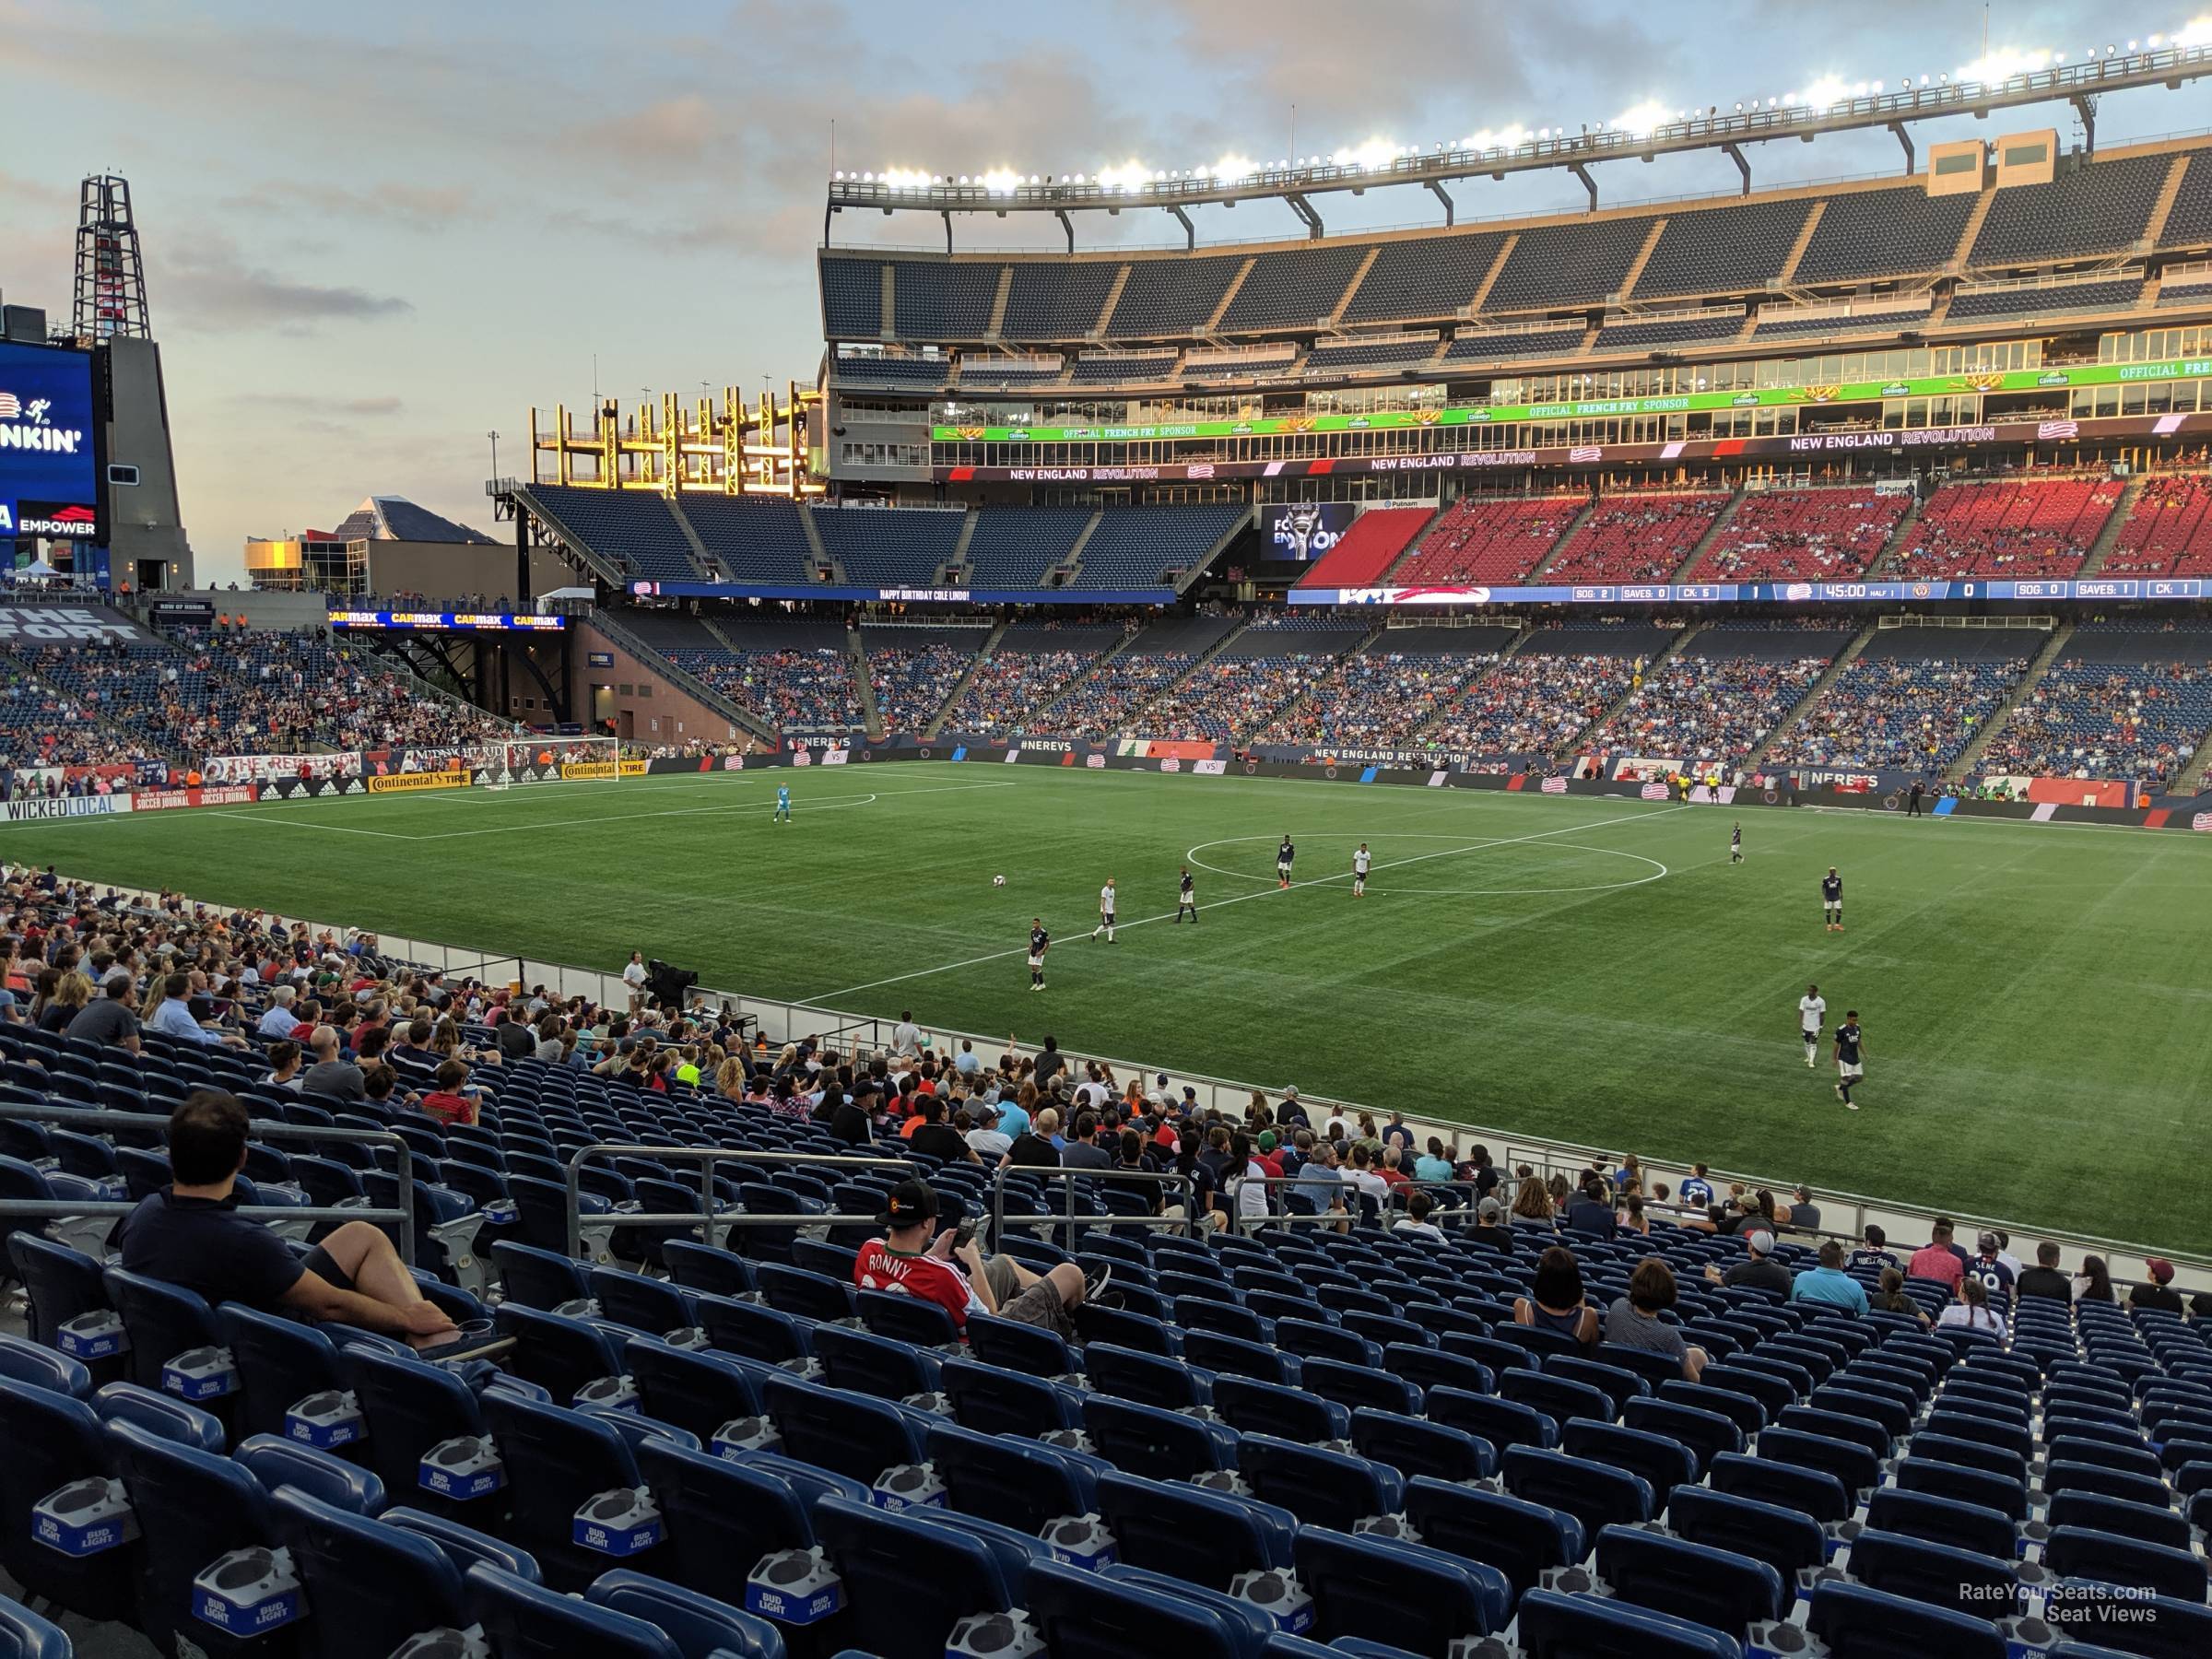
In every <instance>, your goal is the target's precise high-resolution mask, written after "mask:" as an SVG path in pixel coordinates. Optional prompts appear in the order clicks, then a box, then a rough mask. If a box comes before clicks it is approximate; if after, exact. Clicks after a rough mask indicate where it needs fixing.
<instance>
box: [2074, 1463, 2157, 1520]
mask: <svg viewBox="0 0 2212 1659" xmlns="http://www.w3.org/2000/svg"><path fill="white" fill-rule="evenodd" d="M2042 1485H2043V1491H2044V1494H2045V1495H2046V1496H2049V1497H2055V1496H2056V1495H2057V1494H2059V1493H2060V1492H2096V1493H2100V1494H2101V1495H2102V1496H2104V1497H2107V1498H2118V1499H2122V1500H2125V1501H2127V1502H2129V1503H2147V1504H2149V1505H2150V1506H2151V1507H2152V1508H2154V1509H2155V1508H2158V1507H2159V1505H2161V1504H2166V1503H2170V1502H2171V1501H2172V1500H2171V1498H2169V1497H2168V1496H2167V1491H2166V1487H2165V1483H2164V1482H2163V1481H2162V1480H2160V1479H2159V1477H2158V1476H2156V1475H2136V1474H2131V1473H2129V1472H2128V1471H2126V1470H2124V1469H2119V1468H2114V1467H2112V1465H2111V1464H2110V1463H2109V1462H2108V1463H2103V1464H2086V1463H2073V1462H2069V1461H2065V1460H2059V1461H2055V1462H2053V1463H2049V1464H2046V1465H2044V1466H2043V1482H2042Z"/></svg>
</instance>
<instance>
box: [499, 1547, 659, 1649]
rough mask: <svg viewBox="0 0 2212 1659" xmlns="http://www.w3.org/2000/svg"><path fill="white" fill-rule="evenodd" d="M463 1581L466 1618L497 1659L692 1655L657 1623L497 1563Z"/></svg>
mask: <svg viewBox="0 0 2212 1659" xmlns="http://www.w3.org/2000/svg"><path fill="white" fill-rule="evenodd" d="M462 1583H463V1589H464V1592H465V1596H466V1601H467V1607H468V1617H469V1619H470V1621H471V1622H472V1623H475V1624H478V1625H481V1626H483V1628H484V1634H485V1635H486V1637H487V1638H488V1639H489V1641H490V1643H491V1649H492V1652H494V1653H497V1654H499V1656H500V1659H568V1656H570V1655H573V1654H577V1653H590V1654H592V1655H593V1659H694V1656H693V1655H689V1654H686V1653H684V1651H683V1650H682V1649H681V1648H680V1647H678V1646H677V1643H676V1641H674V1640H673V1639H672V1638H671V1637H669V1636H668V1635H667V1633H666V1632H665V1631H664V1630H662V1629H661V1628H660V1627H659V1626H658V1625H654V1624H648V1623H647V1622H646V1621H645V1620H644V1619H641V1618H633V1617H632V1616H630V1615H629V1614H627V1613H618V1612H615V1611H613V1610H612V1609H610V1608H606V1607H600V1606H593V1605H592V1604H591V1603H589V1602H587V1601H584V1600H582V1599H581V1598H579V1597H577V1596H572V1595H562V1594H559V1593H557V1592H555V1591H553V1590H549V1589H547V1588H546V1587H545V1586H544V1585H542V1584H534V1583H531V1582H530V1581H529V1580H527V1579H525V1578H522V1577H519V1576H517V1575H516V1574H514V1573H512V1572H502V1571H500V1570H499V1569H498V1568H496V1567H491V1566H486V1565H483V1564H478V1565H477V1566H474V1567H471V1568H470V1569H469V1570H468V1571H467V1573H466V1575H465V1577H464V1579H463V1581H462ZM701 1659H703V1656H701Z"/></svg>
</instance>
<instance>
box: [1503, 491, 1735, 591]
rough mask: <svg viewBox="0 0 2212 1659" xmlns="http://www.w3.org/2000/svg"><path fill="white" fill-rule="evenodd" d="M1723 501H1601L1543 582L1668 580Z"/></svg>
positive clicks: (1708, 496) (1708, 495)
mask: <svg viewBox="0 0 2212 1659" xmlns="http://www.w3.org/2000/svg"><path fill="white" fill-rule="evenodd" d="M1727 505H1728V497H1727V496H1725V495H1723V494H1720V493H1718V492H1713V491H1707V492H1705V493H1703V494H1699V495H1635V494H1630V495H1624V496H1613V497H1609V498H1606V499H1605V500H1600V501H1599V502H1598V504H1597V507H1596V509H1595V511H1594V512H1592V513H1591V514H1590V516H1589V517H1588V518H1587V519H1585V520H1583V527H1582V528H1581V529H1579V530H1577V531H1576V532H1575V533H1574V535H1573V536H1572V537H1571V539H1570V540H1569V541H1568V543H1567V545H1566V547H1563V548H1561V549H1560V551H1559V557H1558V558H1557V559H1553V560H1552V561H1551V568H1550V569H1549V570H1547V571H1545V572H1544V580H1545V582H1547V583H1552V582H1558V583H1562V584H1567V583H1574V582H1672V581H1673V580H1674V579H1675V572H1676V571H1678V570H1680V569H1681V568H1682V566H1683V563H1684V561H1685V560H1687V559H1688V558H1689V555H1690V550H1691V549H1692V548H1694V547H1696V546H1697V545H1698V543H1699V542H1700V540H1702V539H1703V538H1704V535H1705V533H1706V532H1707V531H1709V530H1711V529H1712V522H1713V520H1715V519H1716V518H1718V517H1720V515H1721V510H1722V509H1723V508H1724V507H1725V506H1727Z"/></svg>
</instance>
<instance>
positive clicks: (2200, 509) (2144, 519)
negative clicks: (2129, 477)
mask: <svg viewBox="0 0 2212 1659" xmlns="http://www.w3.org/2000/svg"><path fill="white" fill-rule="evenodd" d="M2207 573H2212V478H2207V477H2205V476H2204V475H2203V474H2201V473H2182V474H2174V475H2169V476H2166V477H2156V478H2151V479H2149V480H2148V481H2147V482H2146V483H2145V484H2144V486H2143V493H2142V494H2141V495H2139V496H2137V497H2136V505H2135V511H2134V512H2130V513H2129V514H2128V515H2127V523H2126V524H2123V525H2122V526H2121V527H2120V534H2119V536H2118V537H2117V539H2116V540H2115V541H2114V542H2113V545H2112V556H2111V557H2110V558H2108V559H2106V560H2105V561H2104V568H2103V569H2102V570H2100V571H2098V574H2099V575H2100V576H2203V575H2206V574H2207Z"/></svg>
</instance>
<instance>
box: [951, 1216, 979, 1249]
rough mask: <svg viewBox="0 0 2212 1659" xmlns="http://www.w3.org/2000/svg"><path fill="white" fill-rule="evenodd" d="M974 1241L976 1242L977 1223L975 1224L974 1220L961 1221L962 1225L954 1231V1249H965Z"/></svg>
mask: <svg viewBox="0 0 2212 1659" xmlns="http://www.w3.org/2000/svg"><path fill="white" fill-rule="evenodd" d="M974 1242H975V1224H974V1223H973V1222H972V1221H963V1222H961V1223H960V1225H959V1227H958V1228H957V1229H955V1230H954V1232H953V1235H952V1247H953V1249H955V1250H965V1249H967V1248H968V1246H969V1245H971V1244H972V1243H974Z"/></svg>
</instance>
